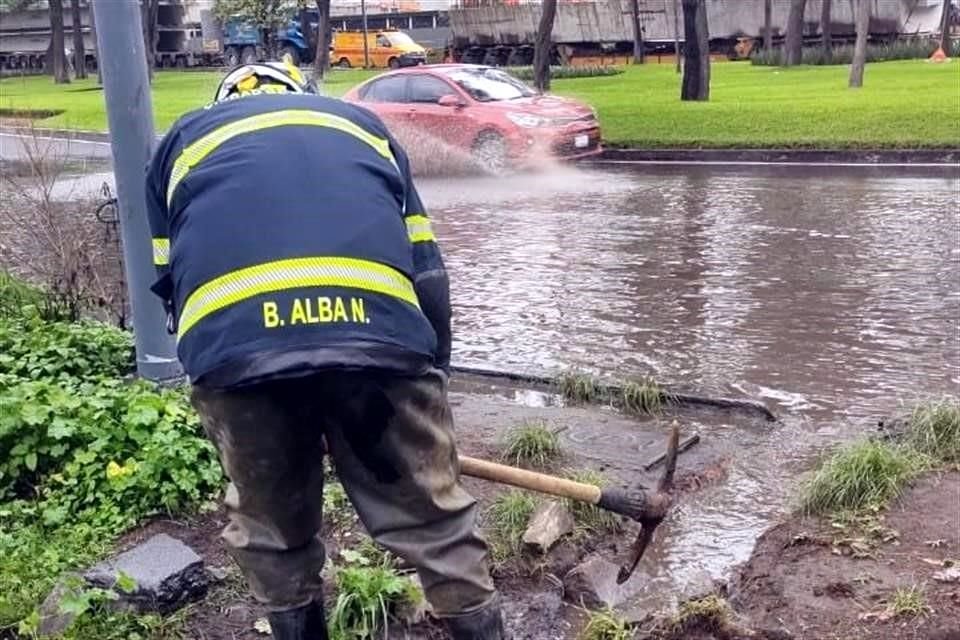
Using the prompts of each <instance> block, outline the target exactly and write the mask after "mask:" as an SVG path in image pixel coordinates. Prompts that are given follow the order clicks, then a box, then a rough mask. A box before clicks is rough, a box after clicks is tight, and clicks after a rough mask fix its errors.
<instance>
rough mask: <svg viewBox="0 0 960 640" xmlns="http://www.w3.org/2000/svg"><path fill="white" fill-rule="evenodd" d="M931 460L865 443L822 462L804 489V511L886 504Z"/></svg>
mask: <svg viewBox="0 0 960 640" xmlns="http://www.w3.org/2000/svg"><path fill="white" fill-rule="evenodd" d="M927 463H928V458H927V457H926V456H924V455H923V454H920V453H918V452H916V451H914V450H913V449H911V448H909V447H904V446H900V445H896V444H891V443H887V442H882V441H877V440H864V441H861V442H855V443H852V444H849V445H846V446H844V447H842V448H840V449H839V450H838V451H836V452H835V453H833V454H832V455H831V456H830V457H828V458H826V459H825V460H824V461H823V462H821V464H820V466H819V467H818V468H817V470H816V471H815V473H814V475H813V477H812V478H810V480H808V481H807V482H806V483H805V484H804V485H803V488H802V490H801V496H800V502H801V509H802V510H803V511H804V512H806V513H809V514H820V513H826V512H832V511H839V510H844V509H860V508H863V507H868V506H874V505H883V504H886V503H887V502H888V501H889V500H891V499H893V498H895V497H897V496H899V495H900V492H901V491H902V490H903V487H904V485H905V484H906V483H907V482H908V481H910V480H911V479H912V478H913V477H915V476H916V475H917V474H918V473H919V472H920V471H922V470H923V469H924V468H925V467H926V466H927Z"/></svg>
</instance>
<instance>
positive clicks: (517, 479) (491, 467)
mask: <svg viewBox="0 0 960 640" xmlns="http://www.w3.org/2000/svg"><path fill="white" fill-rule="evenodd" d="M460 473H462V474H464V475H467V476H471V477H474V478H480V479H482V480H490V481H491V482H498V483H500V484H508V485H510V486H513V487H519V488H520V489H527V490H528V491H536V492H537V493H545V494H547V495H551V496H556V497H558V498H569V499H571V500H576V501H578V502H588V503H590V504H597V503H599V502H600V496H601V495H602V494H603V492H602V491H601V490H600V487H595V486H594V485H592V484H585V483H583V482H575V481H573V480H567V479H566V478H558V477H556V476H549V475H547V474H545V473H537V472H535V471H527V470H526V469H518V468H516V467H510V466H507V465H505V464H497V463H496V462H489V461H487V460H480V459H478V458H470V457H467V456H460Z"/></svg>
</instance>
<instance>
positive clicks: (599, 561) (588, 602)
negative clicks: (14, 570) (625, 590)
mask: <svg viewBox="0 0 960 640" xmlns="http://www.w3.org/2000/svg"><path fill="white" fill-rule="evenodd" d="M619 570H620V568H619V567H618V566H617V565H615V564H613V563H611V562H607V561H606V560H604V559H603V558H600V557H598V556H594V557H592V558H590V559H588V560H587V561H585V562H583V563H581V564H579V565H577V566H576V567H574V568H573V569H571V570H570V572H569V573H567V575H566V576H564V578H563V589H564V594H565V596H566V598H567V599H568V600H570V601H571V602H573V603H574V604H579V605H583V606H585V607H588V608H591V609H597V608H605V607H615V606H617V605H618V604H620V603H621V602H622V601H623V595H622V594H621V591H620V589H619V588H618V587H617V572H618V571H619Z"/></svg>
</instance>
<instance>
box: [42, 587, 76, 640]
mask: <svg viewBox="0 0 960 640" xmlns="http://www.w3.org/2000/svg"><path fill="white" fill-rule="evenodd" d="M71 582H80V583H81V584H82V583H83V577H82V576H79V575H77V574H75V573H71V574H66V575H64V576H62V577H61V578H60V579H59V580H58V581H57V583H56V584H55V585H54V586H53V589H51V591H50V593H49V594H48V595H47V597H46V599H45V600H44V601H43V604H41V605H40V611H39V613H40V626H39V627H38V628H37V635H38V636H40V637H41V638H46V637H49V636H59V635H61V634H62V633H63V632H64V631H66V629H67V627H69V626H70V625H71V624H73V621H74V620H75V619H76V617H77V614H75V613H64V612H62V611H61V610H60V603H61V602H62V601H63V598H64V596H66V595H67V594H68V593H70V592H71V591H73V590H74V589H73V588H72V587H71V585H70V583H71Z"/></svg>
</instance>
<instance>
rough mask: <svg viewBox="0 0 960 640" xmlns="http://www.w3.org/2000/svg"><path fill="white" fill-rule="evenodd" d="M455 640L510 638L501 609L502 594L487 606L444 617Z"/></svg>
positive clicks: (503, 639)
mask: <svg viewBox="0 0 960 640" xmlns="http://www.w3.org/2000/svg"><path fill="white" fill-rule="evenodd" d="M443 622H444V624H445V625H446V627H447V631H448V632H449V633H450V637H451V638H452V639H453V640H509V639H508V637H507V631H506V629H505V628H504V626H503V614H502V613H501V611H500V595H499V594H497V595H496V596H494V598H493V600H491V601H490V602H489V603H488V604H487V605H486V606H484V607H483V608H482V609H477V610H476V611H473V612H471V613H468V614H466V615H462V616H454V617H451V618H444V619H443Z"/></svg>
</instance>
